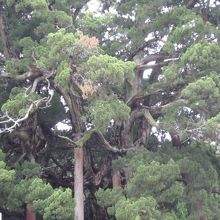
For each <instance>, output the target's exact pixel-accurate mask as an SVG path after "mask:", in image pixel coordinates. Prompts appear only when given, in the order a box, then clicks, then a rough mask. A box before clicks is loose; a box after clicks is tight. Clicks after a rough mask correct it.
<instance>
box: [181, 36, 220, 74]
mask: <svg viewBox="0 0 220 220" xmlns="http://www.w3.org/2000/svg"><path fill="white" fill-rule="evenodd" d="M219 56H220V47H219V45H218V43H216V42H211V43H210V42H208V41H204V40H203V41H201V42H199V43H197V44H195V45H193V46H192V47H190V48H188V49H187V50H186V52H185V53H184V54H183V55H182V57H181V63H182V64H183V65H190V68H191V69H195V70H199V71H201V70H202V71H210V70H212V71H218V70H219V68H220V65H219Z"/></svg>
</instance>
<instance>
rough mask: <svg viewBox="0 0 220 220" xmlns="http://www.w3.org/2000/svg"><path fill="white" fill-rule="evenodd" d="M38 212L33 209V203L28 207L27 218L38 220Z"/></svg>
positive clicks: (28, 219)
mask: <svg viewBox="0 0 220 220" xmlns="http://www.w3.org/2000/svg"><path fill="white" fill-rule="evenodd" d="M36 219H37V218H36V214H35V213H34V212H33V211H32V207H31V204H27V207H26V220H36Z"/></svg>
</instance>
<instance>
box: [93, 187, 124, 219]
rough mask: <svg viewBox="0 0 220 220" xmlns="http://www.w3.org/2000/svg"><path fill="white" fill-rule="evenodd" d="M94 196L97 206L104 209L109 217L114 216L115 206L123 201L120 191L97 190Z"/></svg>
mask: <svg viewBox="0 0 220 220" xmlns="http://www.w3.org/2000/svg"><path fill="white" fill-rule="evenodd" d="M95 195H96V198H97V199H98V203H99V205H101V206H104V207H106V208H107V211H108V214H109V215H115V213H116V210H117V208H116V207H117V206H116V204H117V203H120V202H121V201H122V200H124V199H125V196H124V195H123V193H122V191H121V190H120V189H106V190H104V189H99V190H98V191H97V192H96V194H95Z"/></svg>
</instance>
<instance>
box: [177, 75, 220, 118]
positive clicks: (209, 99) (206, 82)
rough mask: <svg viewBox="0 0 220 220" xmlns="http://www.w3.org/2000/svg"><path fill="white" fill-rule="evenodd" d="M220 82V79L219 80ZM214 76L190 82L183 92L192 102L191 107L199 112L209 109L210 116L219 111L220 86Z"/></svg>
mask: <svg viewBox="0 0 220 220" xmlns="http://www.w3.org/2000/svg"><path fill="white" fill-rule="evenodd" d="M217 83H218V84H219V79H218V81H217ZM218 84H216V82H215V79H213V77H212V76H207V77H205V78H204V79H199V80H197V81H195V82H192V83H189V85H188V86H186V88H184V89H183V90H182V92H181V95H182V96H183V97H184V98H187V99H188V100H189V102H190V105H189V106H190V107H191V108H192V109H194V110H196V111H198V112H201V111H204V112H207V111H209V116H210V115H211V116H212V115H215V114H216V113H217V112H218V109H219V106H220V103H219V97H220V92H219V87H218Z"/></svg>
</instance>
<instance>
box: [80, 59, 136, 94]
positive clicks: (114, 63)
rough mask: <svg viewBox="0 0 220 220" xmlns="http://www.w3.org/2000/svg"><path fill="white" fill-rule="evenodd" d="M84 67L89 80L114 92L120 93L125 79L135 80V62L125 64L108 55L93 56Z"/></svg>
mask: <svg viewBox="0 0 220 220" xmlns="http://www.w3.org/2000/svg"><path fill="white" fill-rule="evenodd" d="M83 67H84V68H85V74H86V76H87V77H88V78H90V79H92V80H94V81H95V82H97V83H101V84H102V85H104V86H105V87H106V89H108V88H110V89H112V90H113V91H115V90H116V91H117V90H119V91H120V90H121V89H122V87H123V83H124V80H125V79H129V80H132V79H134V67H135V63H134V62H124V61H122V60H119V59H117V58H115V57H111V56H108V55H100V56H92V57H90V58H89V59H88V61H87V62H86V63H85V64H84V65H83Z"/></svg>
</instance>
